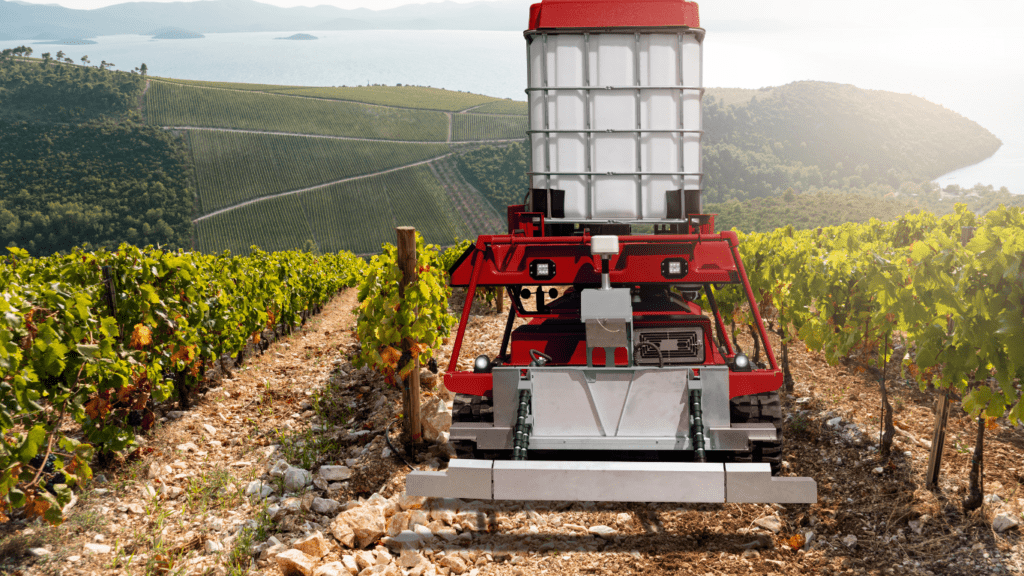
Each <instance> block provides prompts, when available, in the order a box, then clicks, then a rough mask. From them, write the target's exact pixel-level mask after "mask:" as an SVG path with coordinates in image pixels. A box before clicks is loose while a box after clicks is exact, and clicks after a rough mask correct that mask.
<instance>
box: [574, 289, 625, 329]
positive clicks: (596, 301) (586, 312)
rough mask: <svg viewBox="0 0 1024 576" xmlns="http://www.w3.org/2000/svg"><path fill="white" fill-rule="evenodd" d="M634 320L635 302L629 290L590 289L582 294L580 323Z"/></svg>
mask: <svg viewBox="0 0 1024 576" xmlns="http://www.w3.org/2000/svg"><path fill="white" fill-rule="evenodd" d="M613 318H614V319H618V320H625V321H627V322H631V321H632V320H633V301H632V299H631V298H630V296H629V288H612V289H611V290H598V289H595V288H588V289H586V290H583V291H582V293H581V294H580V321H581V322H586V321H587V320H591V319H595V320H610V319H613Z"/></svg>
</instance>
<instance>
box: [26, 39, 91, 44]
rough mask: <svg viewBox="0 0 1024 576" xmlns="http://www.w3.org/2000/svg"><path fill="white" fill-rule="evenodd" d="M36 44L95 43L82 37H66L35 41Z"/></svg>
mask: <svg viewBox="0 0 1024 576" xmlns="http://www.w3.org/2000/svg"><path fill="white" fill-rule="evenodd" d="M36 44H59V45H61V46H85V45H87V44H96V41H95V40H85V39H83V38H68V39H63V40H50V41H48V42H36Z"/></svg>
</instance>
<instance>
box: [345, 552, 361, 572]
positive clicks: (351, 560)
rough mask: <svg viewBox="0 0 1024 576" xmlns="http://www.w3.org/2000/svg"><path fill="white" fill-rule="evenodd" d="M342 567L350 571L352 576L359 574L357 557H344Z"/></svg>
mask: <svg viewBox="0 0 1024 576" xmlns="http://www.w3.org/2000/svg"><path fill="white" fill-rule="evenodd" d="M341 565H342V566H344V567H345V569H346V570H348V571H349V574H352V576H355V575H356V574H359V565H358V564H356V557H355V556H348V555H346V556H342V557H341Z"/></svg>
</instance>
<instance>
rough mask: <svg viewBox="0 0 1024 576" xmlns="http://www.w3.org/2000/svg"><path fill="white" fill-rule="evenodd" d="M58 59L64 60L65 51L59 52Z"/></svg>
mask: <svg viewBox="0 0 1024 576" xmlns="http://www.w3.org/2000/svg"><path fill="white" fill-rule="evenodd" d="M56 57H57V60H59V61H63V60H64V51H63V50H58V51H57V56H56Z"/></svg>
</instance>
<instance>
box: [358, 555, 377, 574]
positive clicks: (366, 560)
mask: <svg viewBox="0 0 1024 576" xmlns="http://www.w3.org/2000/svg"><path fill="white" fill-rule="evenodd" d="M355 558H356V566H358V567H359V569H360V570H366V569H367V568H369V567H370V566H374V565H376V564H377V559H376V558H375V557H374V556H373V552H369V551H367V550H360V551H359V552H356V553H355Z"/></svg>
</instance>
